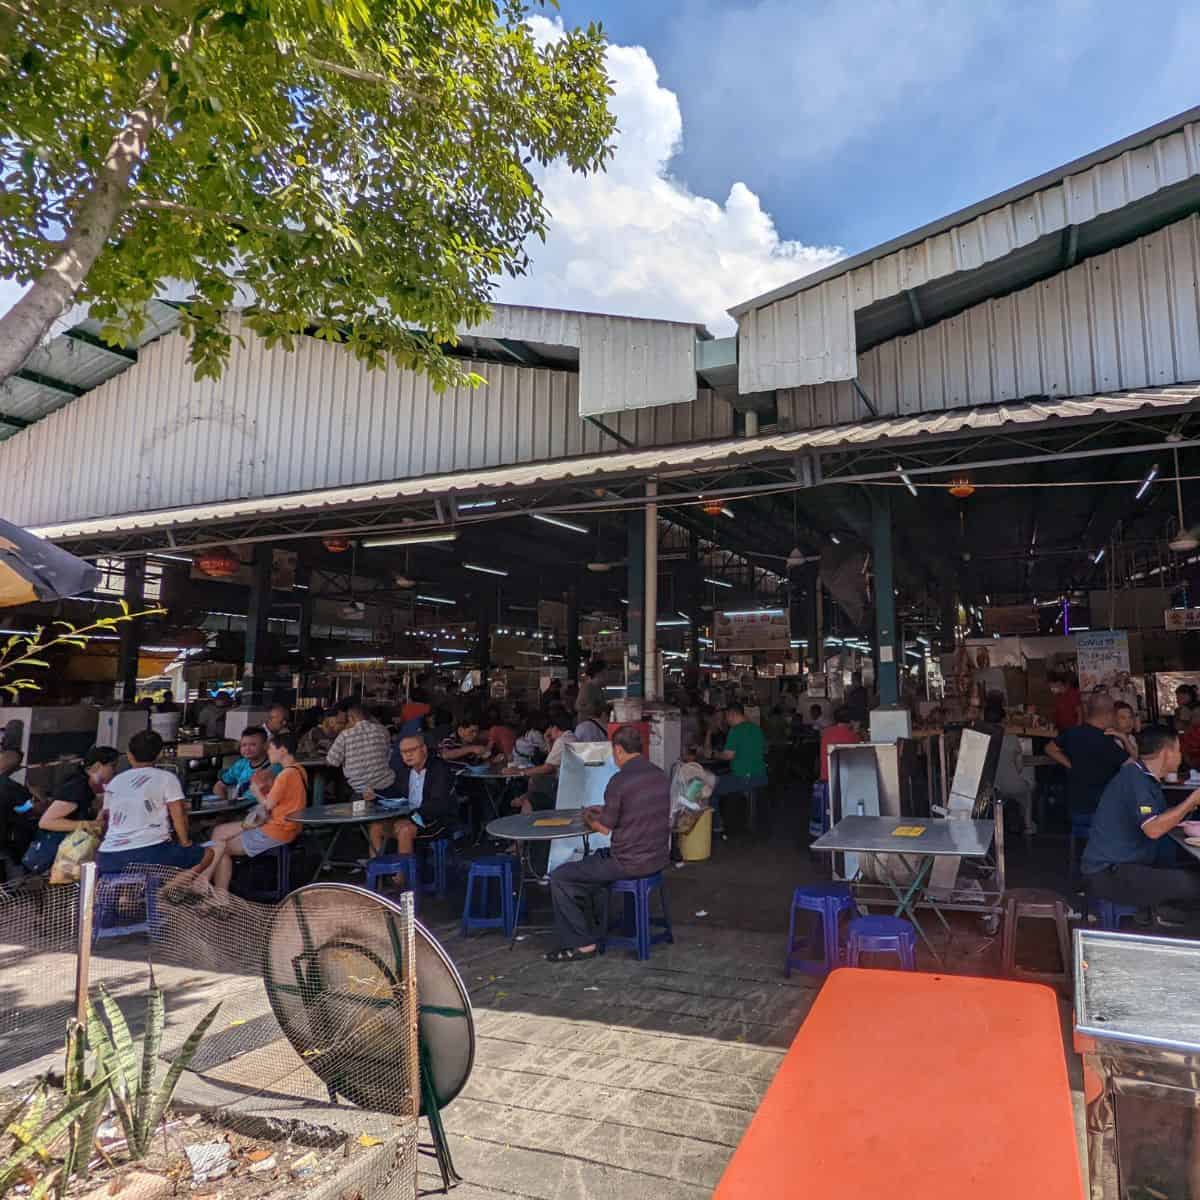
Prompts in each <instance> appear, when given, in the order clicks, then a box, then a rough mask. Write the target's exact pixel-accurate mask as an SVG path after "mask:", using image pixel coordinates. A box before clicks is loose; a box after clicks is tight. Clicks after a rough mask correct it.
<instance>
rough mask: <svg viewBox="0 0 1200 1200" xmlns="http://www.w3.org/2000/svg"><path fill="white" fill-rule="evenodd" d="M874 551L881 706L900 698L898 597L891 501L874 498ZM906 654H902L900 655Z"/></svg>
mask: <svg viewBox="0 0 1200 1200" xmlns="http://www.w3.org/2000/svg"><path fill="white" fill-rule="evenodd" d="M871 543H872V545H871V548H872V551H873V553H874V564H875V637H876V644H877V646H878V649H879V703H880V704H883V705H887V704H895V703H896V702H897V701H898V700H899V698H900V686H899V676H898V674H897V663H896V595H895V591H894V586H895V585H894V584H893V582H892V499H891V497H890V496H887V495H884V496H872V497H871ZM901 653H903V652H901Z"/></svg>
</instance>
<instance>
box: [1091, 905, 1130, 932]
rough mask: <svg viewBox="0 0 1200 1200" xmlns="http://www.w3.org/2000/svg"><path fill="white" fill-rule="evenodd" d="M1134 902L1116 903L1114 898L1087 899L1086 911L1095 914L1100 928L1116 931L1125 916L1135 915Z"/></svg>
mask: <svg viewBox="0 0 1200 1200" xmlns="http://www.w3.org/2000/svg"><path fill="white" fill-rule="evenodd" d="M1137 911H1138V908H1137V905H1136V904H1118V903H1117V902H1116V901H1115V900H1098V899H1097V900H1093V899H1091V898H1089V899H1088V912H1092V913H1095V914H1096V919H1097V920H1098V921H1099V922H1100V928H1101V929H1106V930H1108V931H1109V932H1110V933H1116V932H1117V931H1118V930H1119V929H1120V928H1121V921H1122V919H1123V918H1125V917H1136V916H1137Z"/></svg>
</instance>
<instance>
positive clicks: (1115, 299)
mask: <svg viewBox="0 0 1200 1200" xmlns="http://www.w3.org/2000/svg"><path fill="white" fill-rule="evenodd" d="M1198 285H1200V216H1192V217H1189V218H1188V219H1187V220H1185V221H1179V222H1177V223H1176V224H1174V225H1169V226H1167V228H1165V229H1161V230H1159V231H1158V232H1157V233H1153V234H1150V235H1149V236H1147V237H1144V238H1139V239H1138V240H1137V241H1134V242H1130V243H1129V244H1128V245H1125V246H1122V247H1121V248H1120V249H1118V250H1111V251H1109V252H1108V253H1107V254H1101V255H1097V256H1096V257H1095V258H1091V259H1089V260H1088V261H1087V262H1084V263H1081V264H1080V265H1079V266H1077V267H1073V268H1071V270H1069V271H1063V272H1060V273H1059V274H1057V275H1054V276H1052V277H1051V278H1050V279H1046V280H1043V281H1042V282H1041V283H1037V284H1035V285H1034V286H1033V287H1029V288H1025V289H1024V290H1022V291H1019V292H1013V293H1010V294H1009V295H1007V296H1003V297H1001V298H999V299H996V300H988V301H987V302H986V303H984V304H979V305H976V306H975V307H973V308H969V309H967V310H966V311H965V312H961V313H959V314H958V315H957V316H953V317H950V318H948V319H947V320H945V321H942V322H940V323H939V324H937V325H934V326H931V327H929V328H926V329H922V330H920V331H918V332H917V333H913V334H910V335H909V336H907V337H899V338H893V339H892V340H891V341H888V342H884V343H883V344H882V345H879V346H875V347H874V348H873V349H871V350H868V351H866V352H864V353H863V354H861V355H859V359H858V382H859V384H860V386H861V387H862V388H864V389H865V391H866V393H867V395H868V396H869V397H870V398H871V402H872V404H873V405H874V406H875V411H876V413H877V414H878V415H879V416H881V417H884V416H894V415H903V414H905V413H915V412H930V411H935V412H936V411H942V410H944V409H949V408H966V407H969V406H977V405H982V404H999V403H1004V402H1006V401H1013V400H1016V399H1017V398H1018V397H1021V396H1052V397H1053V396H1079V395H1087V394H1089V393H1092V392H1105V393H1111V392H1118V391H1120V392H1126V391H1132V390H1134V389H1138V388H1147V387H1163V386H1167V385H1169V384H1174V383H1177V382H1181V381H1187V380H1197V379H1200V310H1198V308H1197V288H1198ZM783 303H786V302H783ZM777 405H778V412H779V419H780V422H781V423H782V422H785V421H786V422H788V427H790V428H793V429H797V428H800V429H806V428H813V427H817V426H821V425H831V424H835V423H837V422H841V421H851V420H854V419H856V418H861V417H862V415H863V413H864V408H863V402H862V400H861V398H860V397H859V396H858V394H857V393H856V392H855V390H854V388H853V386H852V385H851V384H850V383H848V382H842V383H822V384H818V385H816V386H815V387H805V388H792V389H787V388H782V389H780V390H779V392H778V393H777Z"/></svg>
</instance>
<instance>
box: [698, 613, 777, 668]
mask: <svg viewBox="0 0 1200 1200" xmlns="http://www.w3.org/2000/svg"><path fill="white" fill-rule="evenodd" d="M790 628H791V627H790V625H789V623H788V615H787V611H786V610H785V609H782V608H764V609H759V610H756V611H745V612H719V613H716V614H715V615H714V624H713V641H714V643H715V648H716V651H717V653H718V654H747V653H750V652H752V651H777V652H780V653H782V654H784V655H785V656H786V655H788V654H789V653H790V652H791V648H792V645H791V632H790Z"/></svg>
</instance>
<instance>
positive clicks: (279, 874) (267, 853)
mask: <svg viewBox="0 0 1200 1200" xmlns="http://www.w3.org/2000/svg"><path fill="white" fill-rule="evenodd" d="M260 859H261V860H262V861H263V862H267V861H271V862H273V863H274V866H275V883H274V885H273V886H270V887H255V888H247V889H246V890H245V891H244V892H242V893H240V894H241V895H243V896H245V898H246V899H247V900H259V901H264V900H270V901H274V902H276V903H278V902H279V901H280V900H282V899H283V898H284V897H285V896H286V895H287V894H288V892H290V891H291V890H292V882H291V881H292V847H291V844H290V843H289V844H288V845H286V846H276V847H275V848H274V849H273V850H264V851H263V852H262V854H258V855H255V857H254V858H252V859H248V860H244V861H247V862H249V863H251V864H253V863H254V862H256V861H258V860H260Z"/></svg>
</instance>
